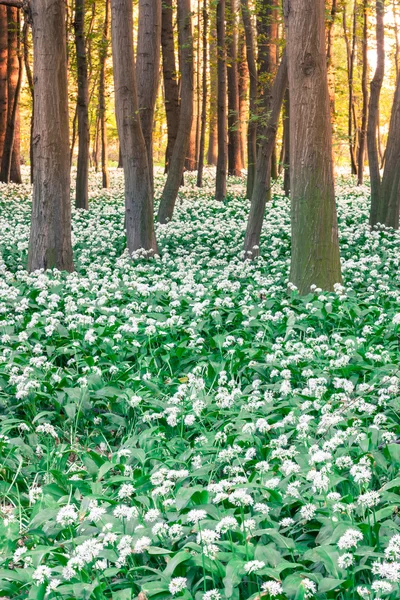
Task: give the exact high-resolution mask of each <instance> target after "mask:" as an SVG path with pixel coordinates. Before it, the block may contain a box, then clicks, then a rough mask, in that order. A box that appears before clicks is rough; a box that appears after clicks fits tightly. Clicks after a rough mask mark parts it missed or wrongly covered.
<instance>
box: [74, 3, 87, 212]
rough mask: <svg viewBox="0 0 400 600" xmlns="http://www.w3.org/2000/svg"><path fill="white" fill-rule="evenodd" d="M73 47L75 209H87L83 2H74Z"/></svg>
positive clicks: (85, 66) (85, 61)
mask: <svg viewBox="0 0 400 600" xmlns="http://www.w3.org/2000/svg"><path fill="white" fill-rule="evenodd" d="M74 29H75V47H76V64H77V71H78V98H77V116H78V166H77V173H76V195H75V206H76V208H83V209H85V210H87V209H88V208H89V144H90V134H89V81H88V67H87V56H86V46H85V0H75V21H74Z"/></svg>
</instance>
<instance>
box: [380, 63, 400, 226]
mask: <svg viewBox="0 0 400 600" xmlns="http://www.w3.org/2000/svg"><path fill="white" fill-rule="evenodd" d="M399 159H400V75H399V76H398V77H397V85H396V92H395V95H394V100H393V107H392V114H391V119H390V125H389V134H388V141H387V146H386V152H385V170H384V172H383V176H382V184H381V189H380V198H381V200H380V205H379V208H380V210H379V212H378V221H379V222H381V223H384V224H385V225H386V227H393V228H394V229H398V227H399V210H400V168H399V167H400V163H399Z"/></svg>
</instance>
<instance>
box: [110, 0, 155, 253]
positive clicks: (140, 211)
mask: <svg viewBox="0 0 400 600" xmlns="http://www.w3.org/2000/svg"><path fill="white" fill-rule="evenodd" d="M132 13H133V7H132V2H131V0H111V35H112V54H113V71H114V89H115V113H116V117H117V127H118V136H119V140H120V144H121V153H122V162H123V167H124V180H125V227H126V237H127V244H128V251H129V254H130V255H132V253H133V252H136V251H137V250H144V251H146V253H147V254H148V255H150V256H151V255H153V254H154V253H157V252H158V249H157V243H156V238H155V235H154V218H153V196H152V192H151V185H150V173H149V164H148V161H147V151H146V144H145V141H144V137H143V133H142V128H141V123H140V115H139V103H138V96H137V88H136V72H135V57H134V51H133V35H132V33H133V14H132Z"/></svg>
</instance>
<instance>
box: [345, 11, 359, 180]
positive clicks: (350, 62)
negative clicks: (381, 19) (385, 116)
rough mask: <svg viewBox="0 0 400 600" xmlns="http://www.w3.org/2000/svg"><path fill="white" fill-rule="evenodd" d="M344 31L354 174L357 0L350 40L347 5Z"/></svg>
mask: <svg viewBox="0 0 400 600" xmlns="http://www.w3.org/2000/svg"><path fill="white" fill-rule="evenodd" d="M343 32H344V38H345V42H346V51H347V78H348V88H349V110H348V118H347V135H348V140H349V151H350V162H351V173H352V175H356V174H357V162H356V152H355V137H354V134H353V119H354V81H353V79H354V61H355V55H356V41H357V35H356V33H357V0H354V10H353V25H352V39H351V42H350V40H349V34H348V31H347V19H346V5H345V4H344V6H343Z"/></svg>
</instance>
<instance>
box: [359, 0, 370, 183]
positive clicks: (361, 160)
mask: <svg viewBox="0 0 400 600" xmlns="http://www.w3.org/2000/svg"><path fill="white" fill-rule="evenodd" d="M361 81H362V97H363V104H362V118H361V130H360V144H359V147H358V167H357V173H358V180H357V183H358V185H362V184H363V182H364V161H365V149H366V143H367V118H368V0H363V37H362V77H361Z"/></svg>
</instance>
